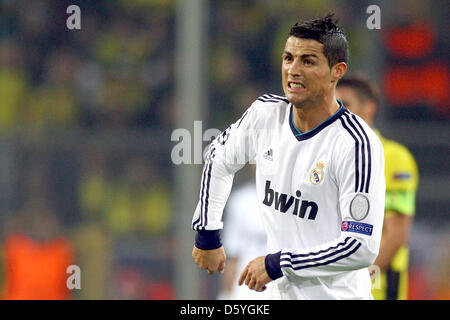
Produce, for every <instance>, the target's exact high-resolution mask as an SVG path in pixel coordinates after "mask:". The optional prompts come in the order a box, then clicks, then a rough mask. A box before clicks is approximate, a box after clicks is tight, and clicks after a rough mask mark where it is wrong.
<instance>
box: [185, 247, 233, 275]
mask: <svg viewBox="0 0 450 320" xmlns="http://www.w3.org/2000/svg"><path fill="white" fill-rule="evenodd" d="M192 258H193V259H194V261H195V263H196V264H198V266H199V267H200V269H207V270H208V273H209V274H214V273H215V272H216V271H220V272H224V270H225V260H226V259H227V257H226V255H225V250H224V249H223V246H221V247H220V248H217V249H213V250H202V249H199V248H197V247H196V246H194V248H193V249H192Z"/></svg>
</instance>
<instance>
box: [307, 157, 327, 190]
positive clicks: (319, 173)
mask: <svg viewBox="0 0 450 320" xmlns="http://www.w3.org/2000/svg"><path fill="white" fill-rule="evenodd" d="M324 167H325V163H324V162H323V161H319V162H317V163H316V167H315V168H314V169H312V171H311V174H310V175H309V181H311V183H313V184H319V183H321V182H322V180H323V176H324V172H323V168H324Z"/></svg>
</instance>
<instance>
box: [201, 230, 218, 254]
mask: <svg viewBox="0 0 450 320" xmlns="http://www.w3.org/2000/svg"><path fill="white" fill-rule="evenodd" d="M195 246H196V247H197V248H199V249H202V250H213V249H217V248H220V247H221V246H222V242H220V231H219V230H199V231H197V235H196V236H195Z"/></svg>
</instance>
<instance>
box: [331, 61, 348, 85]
mask: <svg viewBox="0 0 450 320" xmlns="http://www.w3.org/2000/svg"><path fill="white" fill-rule="evenodd" d="M345 71H347V64H346V63H345V62H338V63H336V64H335V65H334V66H332V67H331V82H333V83H337V81H338V80H339V79H340V78H342V77H343V76H344V74H345Z"/></svg>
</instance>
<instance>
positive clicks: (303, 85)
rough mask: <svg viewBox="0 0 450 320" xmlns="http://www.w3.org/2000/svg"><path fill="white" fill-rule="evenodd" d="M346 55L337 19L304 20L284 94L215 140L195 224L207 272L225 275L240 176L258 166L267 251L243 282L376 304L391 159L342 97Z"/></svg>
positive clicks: (290, 49) (285, 293)
mask: <svg viewBox="0 0 450 320" xmlns="http://www.w3.org/2000/svg"><path fill="white" fill-rule="evenodd" d="M347 48H348V47H347V40H346V37H345V35H344V34H343V32H342V31H341V29H340V28H339V27H338V26H337V21H336V20H335V19H334V18H333V16H332V15H328V16H326V17H324V18H319V19H315V20H312V21H307V22H303V23H300V24H299V23H296V24H295V25H294V26H293V27H292V28H291V31H290V33H289V36H288V38H287V40H286V44H285V47H284V50H283V53H282V67H281V72H282V87H283V91H284V93H285V97H280V96H276V95H272V94H265V95H263V96H261V97H259V98H258V99H256V101H255V102H253V104H252V105H251V106H250V107H249V109H248V110H247V111H246V112H245V113H244V114H243V116H242V117H241V118H240V119H239V120H238V121H237V122H236V123H234V124H232V125H231V126H230V127H229V128H228V129H226V130H225V131H224V132H223V133H222V134H221V135H220V136H218V137H217V138H216V139H215V140H214V141H213V142H212V143H211V145H210V147H209V150H208V152H207V154H206V157H205V158H206V162H205V165H204V169H203V174H202V177H201V185H200V199H199V202H198V204H197V207H196V209H195V212H194V216H193V220H192V227H193V229H194V230H195V231H196V232H197V233H196V238H195V245H194V248H193V251H192V257H193V258H194V261H195V262H196V263H197V264H198V265H199V267H200V268H202V269H207V270H208V272H209V273H214V272H215V271H217V270H218V271H223V270H224V268H225V260H226V255H225V250H224V248H223V246H222V243H221V240H220V230H221V229H222V228H223V223H222V212H223V208H224V206H225V203H226V201H227V198H228V195H229V193H230V190H231V187H232V183H233V177H234V174H235V172H236V171H238V170H239V169H241V168H242V167H243V166H244V164H245V163H246V162H247V161H250V160H251V159H254V160H255V161H256V189H257V194H258V200H259V205H260V214H261V217H262V221H263V226H264V229H265V230H266V233H267V250H268V254H267V255H265V256H261V257H258V258H256V259H254V260H252V261H250V262H249V263H248V264H247V266H246V267H245V268H244V270H243V271H242V273H241V275H240V278H239V284H240V285H242V284H244V283H245V285H247V286H248V287H249V288H250V289H252V290H255V291H262V290H265V289H266V285H267V284H269V283H270V288H269V287H267V288H268V289H270V290H268V291H267V293H269V292H270V296H271V298H274V299H371V298H372V296H371V280H370V276H369V271H368V267H369V266H370V265H371V264H372V263H373V262H374V261H375V258H376V257H377V255H378V250H379V247H380V239H381V230H382V226H383V215H384V213H383V212H384V199H385V188H386V187H385V180H384V156H383V148H382V145H381V142H380V140H379V139H378V138H377V136H376V135H375V133H374V132H373V131H372V130H371V128H370V127H369V126H368V125H367V124H366V123H365V122H364V121H363V120H362V119H361V118H359V117H358V116H356V115H354V114H352V113H351V112H350V111H348V110H347V109H346V108H345V106H344V105H343V104H342V103H341V102H340V101H338V100H336V96H335V89H336V83H337V82H338V80H339V79H340V78H341V77H342V76H343V75H344V73H345V72H346V70H347V54H348V49H347ZM225 228H226V226H225Z"/></svg>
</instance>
